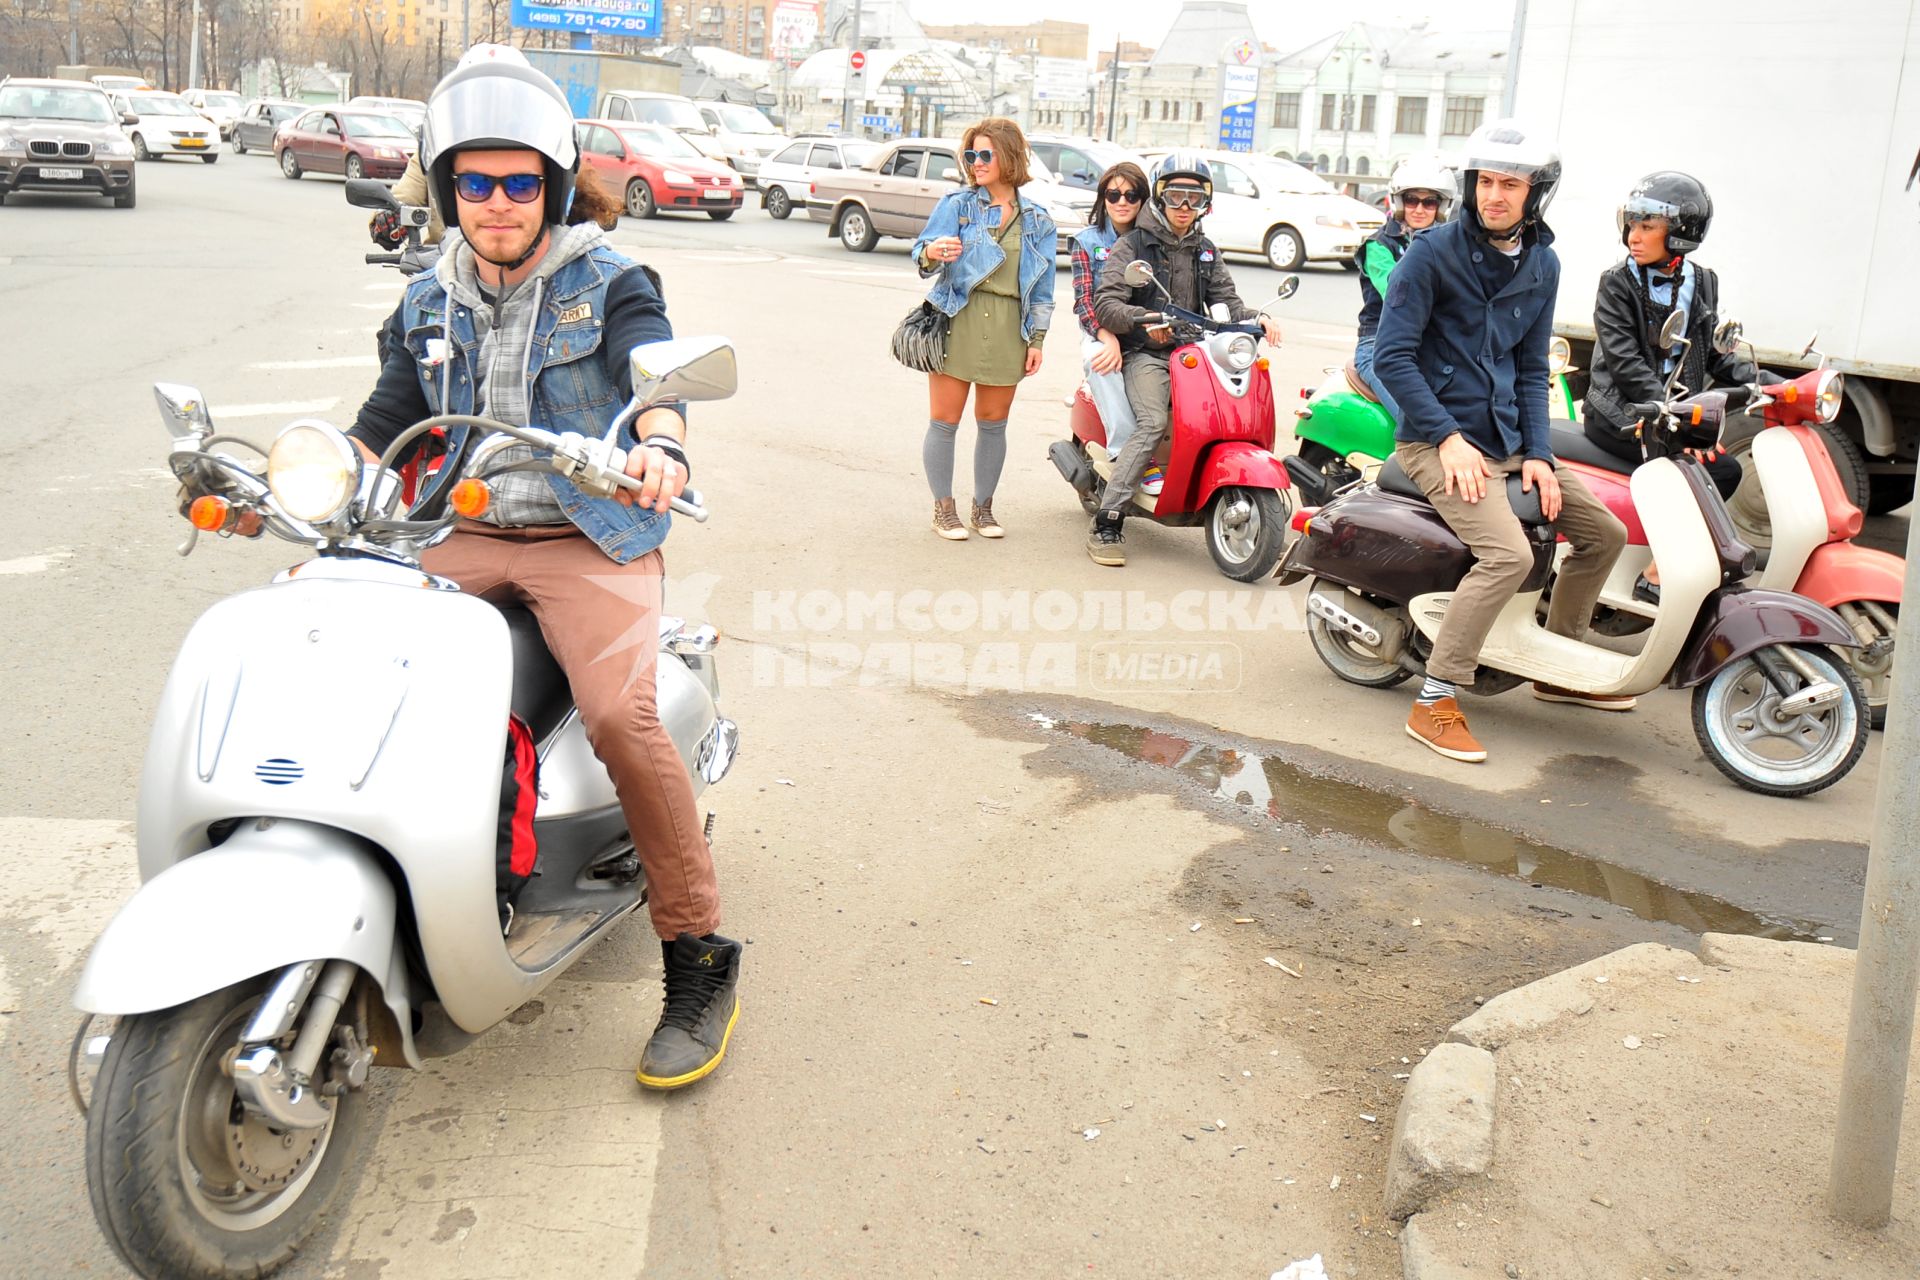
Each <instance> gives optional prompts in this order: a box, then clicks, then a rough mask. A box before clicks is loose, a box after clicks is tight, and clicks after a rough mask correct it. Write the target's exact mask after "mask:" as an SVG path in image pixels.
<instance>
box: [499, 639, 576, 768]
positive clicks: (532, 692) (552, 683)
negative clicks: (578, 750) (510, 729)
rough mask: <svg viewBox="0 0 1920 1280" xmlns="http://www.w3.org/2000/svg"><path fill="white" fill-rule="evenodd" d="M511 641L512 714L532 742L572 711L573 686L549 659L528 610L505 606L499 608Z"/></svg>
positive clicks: (545, 646) (539, 740) (543, 640)
mask: <svg viewBox="0 0 1920 1280" xmlns="http://www.w3.org/2000/svg"><path fill="white" fill-rule="evenodd" d="M500 616H501V617H502V618H505V619H506V621H507V635H508V636H509V637H510V638H511V639H512V642H513V696H512V699H511V702H510V704H509V705H510V706H511V707H512V709H513V714H515V715H517V716H519V717H520V718H521V719H522V720H524V721H525V722H526V725H527V728H528V729H530V730H531V731H532V732H533V740H534V741H535V742H544V741H545V740H546V738H547V735H548V734H550V733H552V732H553V731H554V730H555V729H557V728H559V727H560V722H561V721H562V720H565V719H566V718H567V712H569V711H571V710H573V687H572V686H571V685H569V684H568V683H567V673H566V672H564V671H562V670H561V669H560V664H559V663H557V662H555V661H554V660H553V654H552V653H551V652H550V651H549V650H548V649H547V641H546V637H544V636H542V635H541V634H540V624H539V622H538V621H536V620H535V619H534V616H533V613H532V611H531V610H528V609H522V608H518V607H516V606H511V605H510V606H508V607H506V608H503V609H501V610H500Z"/></svg>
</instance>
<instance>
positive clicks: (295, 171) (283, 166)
mask: <svg viewBox="0 0 1920 1280" xmlns="http://www.w3.org/2000/svg"><path fill="white" fill-rule="evenodd" d="M280 172H281V173H284V174H286V175H287V176H288V177H289V178H298V177H299V176H300V158H299V157H298V156H296V155H294V154H293V148H291V147H288V148H286V149H285V150H283V151H282V152H281V153H280Z"/></svg>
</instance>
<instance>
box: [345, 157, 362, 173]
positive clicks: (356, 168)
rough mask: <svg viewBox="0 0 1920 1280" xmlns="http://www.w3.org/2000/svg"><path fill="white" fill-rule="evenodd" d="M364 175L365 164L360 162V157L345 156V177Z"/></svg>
mask: <svg viewBox="0 0 1920 1280" xmlns="http://www.w3.org/2000/svg"><path fill="white" fill-rule="evenodd" d="M366 176H367V166H366V165H364V164H362V163H361V161H360V157H359V156H348V157H347V177H348V178H364V177H366Z"/></svg>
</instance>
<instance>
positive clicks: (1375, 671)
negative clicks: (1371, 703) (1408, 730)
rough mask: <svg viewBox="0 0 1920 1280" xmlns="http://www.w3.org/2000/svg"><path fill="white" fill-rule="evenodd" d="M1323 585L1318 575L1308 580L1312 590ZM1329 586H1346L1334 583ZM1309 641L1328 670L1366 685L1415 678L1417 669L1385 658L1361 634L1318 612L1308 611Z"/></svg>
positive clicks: (1386, 686) (1333, 588)
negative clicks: (1356, 634) (1334, 584)
mask: <svg viewBox="0 0 1920 1280" xmlns="http://www.w3.org/2000/svg"><path fill="white" fill-rule="evenodd" d="M1320 589H1322V584H1321V582H1320V580H1319V579H1317V578H1316V579H1314V580H1313V581H1312V582H1310V583H1308V584H1307V591H1308V593H1309V594H1311V593H1312V592H1314V591H1316V590H1320ZM1325 589H1326V590H1329V591H1340V590H1342V588H1340V587H1337V586H1331V585H1329V586H1326V587H1325ZM1307 643H1309V644H1311V645H1312V646H1313V652H1314V654H1315V655H1316V656H1318V657H1319V659H1320V661H1321V662H1322V663H1323V664H1324V665H1325V666H1326V668H1327V670H1329V671H1331V672H1333V674H1334V675H1336V676H1338V677H1339V678H1340V679H1342V680H1344V681H1346V682H1347V683H1348V684H1357V685H1359V686H1360V687H1361V688H1363V689H1391V688H1393V687H1394V686H1395V685H1398V684H1405V683H1406V682H1407V681H1408V680H1411V679H1412V678H1413V672H1411V671H1409V670H1407V669H1406V668H1405V667H1403V666H1401V665H1400V664H1399V663H1397V662H1383V661H1381V660H1380V658H1379V656H1378V655H1377V654H1375V653H1374V652H1373V651H1372V650H1370V649H1368V648H1367V647H1366V645H1365V644H1363V643H1362V642H1361V640H1360V638H1359V637H1358V636H1350V635H1348V634H1347V633H1346V632H1344V631H1341V630H1340V629H1338V628H1337V627H1335V626H1333V625H1332V624H1331V623H1329V622H1328V621H1327V620H1326V619H1325V618H1322V617H1321V616H1320V615H1319V614H1316V613H1309V614H1308V615H1307Z"/></svg>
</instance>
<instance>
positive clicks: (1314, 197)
mask: <svg viewBox="0 0 1920 1280" xmlns="http://www.w3.org/2000/svg"><path fill="white" fill-rule="evenodd" d="M1144 154H1145V156H1146V158H1147V162H1148V172H1152V162H1153V161H1155V160H1158V159H1159V158H1160V157H1161V156H1163V155H1165V154H1166V148H1164V147H1156V148H1154V149H1152V150H1150V151H1147V152H1146V153H1144ZM1199 155H1200V157H1201V158H1202V159H1203V160H1205V161H1206V162H1207V165H1208V167H1209V168H1211V169H1212V170H1213V207H1212V208H1211V209H1209V210H1208V211H1207V219H1206V224H1205V225H1206V229H1207V235H1208V236H1209V237H1210V238H1211V239H1212V240H1213V242H1214V243H1215V244H1217V245H1219V246H1220V249H1221V252H1223V253H1247V254H1252V255H1254V256H1255V257H1262V258H1265V259H1266V260H1267V265H1268V266H1270V267H1272V268H1273V269H1274V270H1275V271H1294V270H1297V269H1298V268H1299V267H1301V266H1302V265H1303V264H1305V263H1308V262H1337V263H1339V264H1340V265H1341V266H1342V267H1345V268H1346V269H1347V270H1348V271H1357V270H1359V258H1358V256H1357V255H1358V254H1359V252H1360V246H1361V245H1362V244H1363V243H1365V241H1366V238H1367V237H1368V236H1370V235H1372V234H1373V233H1374V232H1376V231H1378V230H1379V229H1380V228H1381V226H1383V225H1384V224H1385V223H1386V220H1387V219H1386V214H1385V213H1384V212H1382V211H1381V210H1379V209H1376V208H1374V207H1373V206H1372V205H1369V204H1366V203H1364V202H1362V201H1359V200H1355V199H1354V198H1353V197H1351V196H1348V195H1344V194H1342V192H1341V191H1340V189H1339V188H1338V187H1336V186H1334V185H1333V184H1332V183H1330V182H1328V181H1327V180H1326V179H1325V178H1322V177H1321V176H1320V175H1318V174H1316V173H1315V172H1313V170H1311V169H1308V168H1305V167H1303V166H1301V165H1298V164H1295V163H1294V162H1293V161H1291V160H1282V159H1279V158H1278V157H1275V156H1262V155H1252V154H1249V153H1247V152H1244V151H1202V152H1200V153H1199Z"/></svg>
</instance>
